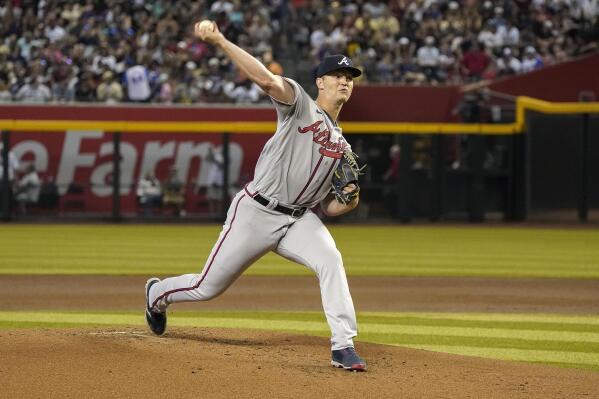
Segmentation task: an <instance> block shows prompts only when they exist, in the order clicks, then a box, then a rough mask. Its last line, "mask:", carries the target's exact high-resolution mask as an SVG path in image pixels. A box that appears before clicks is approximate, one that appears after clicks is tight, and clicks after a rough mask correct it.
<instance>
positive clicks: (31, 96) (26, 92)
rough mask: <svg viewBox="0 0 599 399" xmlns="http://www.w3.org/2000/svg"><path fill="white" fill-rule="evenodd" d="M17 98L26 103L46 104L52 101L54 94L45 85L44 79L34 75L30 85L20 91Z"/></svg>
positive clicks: (24, 86) (27, 84)
mask: <svg viewBox="0 0 599 399" xmlns="http://www.w3.org/2000/svg"><path fill="white" fill-rule="evenodd" d="M15 98H16V100H17V101H22V102H24V103H45V102H48V101H50V100H51V99H52V94H51V93H50V89H49V88H48V86H46V85H45V84H44V83H43V78H42V77H41V76H36V75H34V76H31V78H30V79H29V83H26V84H25V85H23V86H22V87H21V88H20V89H19V91H18V92H17V95H16V96H15Z"/></svg>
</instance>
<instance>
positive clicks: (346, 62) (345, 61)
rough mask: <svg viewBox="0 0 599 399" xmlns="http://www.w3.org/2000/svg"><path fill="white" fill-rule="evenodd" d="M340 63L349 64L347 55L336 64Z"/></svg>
mask: <svg viewBox="0 0 599 399" xmlns="http://www.w3.org/2000/svg"><path fill="white" fill-rule="evenodd" d="M341 64H345V65H347V66H349V61H348V60H347V57H343V59H342V60H341V61H339V62H338V63H337V65H341Z"/></svg>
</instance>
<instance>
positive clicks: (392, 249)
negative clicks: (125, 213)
mask: <svg viewBox="0 0 599 399" xmlns="http://www.w3.org/2000/svg"><path fill="white" fill-rule="evenodd" d="M220 229H221V227H220V226H189V225H185V226H173V225H123V226H115V225H3V226H2V228H1V229H0V254H1V256H0V274H104V275H107V274H108V275H110V274H113V275H124V274H129V275H132V274H133V275H135V274H143V275H149V274H169V275H170V274H181V273H189V272H194V271H199V270H201V268H202V267H203V264H204V262H205V260H206V258H207V256H208V254H209V252H210V249H211V248H212V245H213V244H214V242H215V241H216V239H217V237H218V233H219V231H220ZM330 230H331V233H332V234H333V236H334V237H335V240H336V242H337V246H338V248H339V250H340V251H341V253H342V254H343V257H344V261H345V265H346V270H347V273H348V274H349V275H354V276H358V275H360V276H486V277H561V278H564V277H565V278H599V230H591V229H564V230H561V229H535V228H511V227H503V226H501V227H470V226H468V227H447V226H444V227H430V226H426V227H420V226H384V227H373V226H339V225H336V226H331V227H330ZM250 233H251V232H250ZM246 273H248V274H253V275H307V274H310V272H309V271H308V270H307V269H305V268H304V267H302V266H298V265H296V264H294V263H291V262H289V261H287V260H285V259H283V258H281V257H279V256H277V255H274V254H268V255H266V256H265V257H264V258H262V259H261V260H260V261H258V262H257V263H256V264H255V265H253V266H252V267H251V268H250V269H249V270H248V271H247V272H246Z"/></svg>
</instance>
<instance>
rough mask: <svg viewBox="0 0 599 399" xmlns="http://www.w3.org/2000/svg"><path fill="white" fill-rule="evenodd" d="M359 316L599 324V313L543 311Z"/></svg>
mask: <svg viewBox="0 0 599 399" xmlns="http://www.w3.org/2000/svg"><path fill="white" fill-rule="evenodd" d="M358 316H359V317H361V316H375V317H389V318H397V317H415V318H421V319H432V320H435V319H452V320H469V321H505V322H516V323H521V322H524V323H526V322H539V323H544V322H548V323H565V324H567V323H572V324H592V325H599V315H581V316H572V315H562V314H542V313H442V312H423V313H416V312H359V313H358Z"/></svg>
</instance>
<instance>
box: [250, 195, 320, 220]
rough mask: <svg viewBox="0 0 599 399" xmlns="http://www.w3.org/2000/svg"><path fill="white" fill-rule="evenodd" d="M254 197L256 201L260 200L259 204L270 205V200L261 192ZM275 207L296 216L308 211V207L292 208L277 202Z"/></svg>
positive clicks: (278, 210)
mask: <svg viewBox="0 0 599 399" xmlns="http://www.w3.org/2000/svg"><path fill="white" fill-rule="evenodd" d="M252 198H254V199H255V200H256V202H258V203H259V204H262V205H264V206H266V207H268V204H269V202H270V201H268V200H267V199H266V198H264V197H263V196H261V195H260V194H256V195H254V196H253V197H252ZM273 209H274V210H275V211H277V212H281V213H284V214H285V215H289V216H292V217H294V218H299V217H302V216H303V214H304V213H306V211H307V210H308V208H290V207H288V206H285V205H281V204H277V206H275V207H274V208H273Z"/></svg>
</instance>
